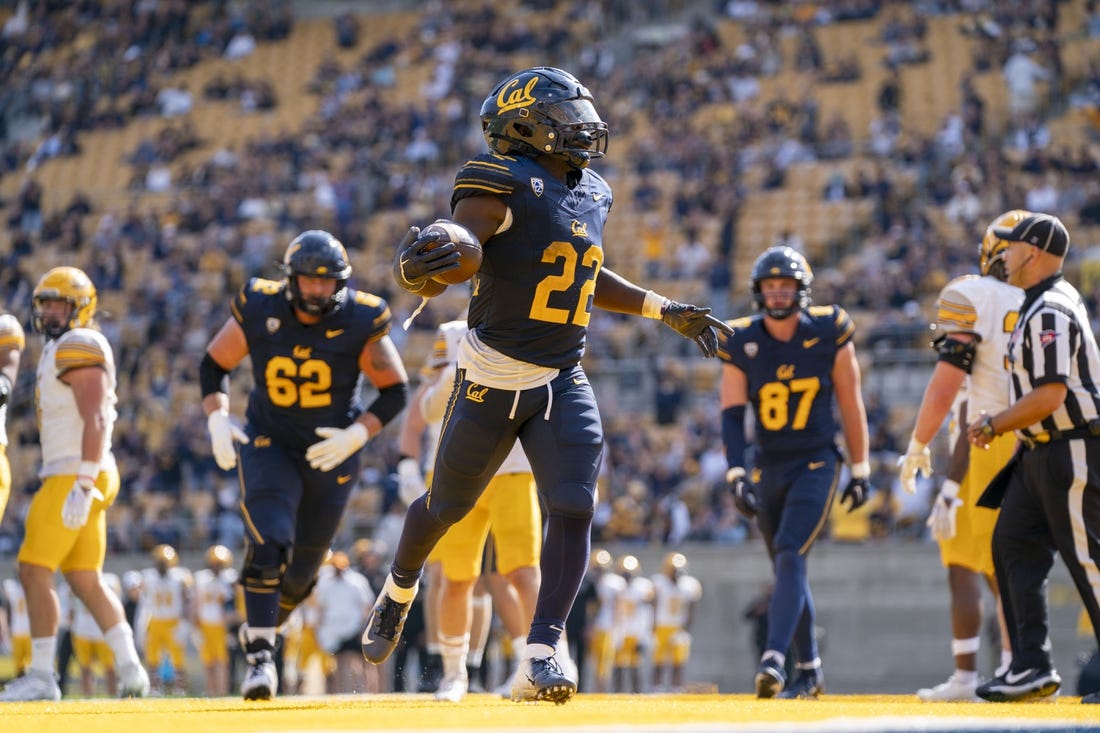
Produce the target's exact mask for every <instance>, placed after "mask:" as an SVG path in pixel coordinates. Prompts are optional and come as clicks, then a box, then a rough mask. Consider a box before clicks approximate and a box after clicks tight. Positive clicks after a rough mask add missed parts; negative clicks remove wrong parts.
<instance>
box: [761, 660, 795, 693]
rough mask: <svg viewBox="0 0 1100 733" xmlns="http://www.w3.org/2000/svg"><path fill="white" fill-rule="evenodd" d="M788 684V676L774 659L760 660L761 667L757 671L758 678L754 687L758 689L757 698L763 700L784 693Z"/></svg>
mask: <svg viewBox="0 0 1100 733" xmlns="http://www.w3.org/2000/svg"><path fill="white" fill-rule="evenodd" d="M786 683H787V675H786V674H784V672H783V667H782V666H780V664H779V663H778V662H777V661H775V659H774V658H772V657H768V658H767V659H762V660H760V666H759V667H757V669H756V677H755V678H754V680H753V685H754V686H755V688H756V696H757V697H759V698H761V699H766V698H769V697H775V696H776V695H778V694H779V693H780V692H782V691H783V686H784V685H785V684H786Z"/></svg>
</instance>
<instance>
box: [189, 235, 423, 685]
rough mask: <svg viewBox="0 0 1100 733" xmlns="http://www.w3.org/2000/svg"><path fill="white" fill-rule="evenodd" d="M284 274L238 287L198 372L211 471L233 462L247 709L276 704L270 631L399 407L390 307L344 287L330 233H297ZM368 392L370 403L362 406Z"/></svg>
mask: <svg viewBox="0 0 1100 733" xmlns="http://www.w3.org/2000/svg"><path fill="white" fill-rule="evenodd" d="M282 273H283V276H284V278H283V279H282V280H280V281H274V280H267V279H263V278H252V279H251V280H249V281H248V282H247V283H246V284H245V285H244V287H243V288H241V290H240V292H238V294H237V296H236V297H235V298H234V299H233V301H232V303H231V305H230V316H229V318H227V319H226V321H225V323H224V324H223V325H222V327H221V329H219V331H218V332H217V333H216V334H215V335H214V337H213V338H212V339H211V340H210V343H209V344H208V345H207V348H206V354H205V356H204V357H203V359H202V362H201V364H200V366H199V382H200V388H201V391H202V405H203V410H204V411H205V412H206V415H207V428H208V430H209V432H210V441H211V448H212V450H213V453H214V458H215V461H216V462H217V464H218V466H219V467H220V468H221V469H222V470H225V471H228V470H230V469H232V468H234V467H236V466H237V464H238V453H239V455H240V468H239V470H238V477H239V480H240V483H241V492H242V496H243V499H242V501H241V513H242V516H243V518H244V524H245V527H246V529H247V544H246V548H245V557H244V567H243V568H242V570H241V582H242V584H243V586H244V599H245V611H246V614H247V622H246V623H245V624H244V625H242V627H241V636H242V638H243V641H244V647H245V652H246V655H247V659H248V669H247V671H246V673H245V676H244V679H243V680H242V682H241V695H242V697H244V698H245V699H246V700H270V699H271V698H272V697H274V696H275V695H276V693H277V691H278V688H279V673H278V669H277V667H276V663H275V646H276V643H277V636H278V627H279V626H281V625H282V624H283V623H284V622H285V621H286V619H287V618H288V617H289V616H290V614H291V612H293V611H294V609H295V608H296V607H297V606H298V605H299V604H300V603H302V601H304V600H305V599H306V597H307V596H309V594H310V591H311V590H312V589H313V587H314V584H315V583H316V581H317V572H318V570H319V568H320V567H321V563H322V562H323V561H324V558H325V554H326V553H327V552H328V551H329V548H330V545H331V544H332V540H333V537H334V536H335V534H336V530H337V528H338V527H339V525H340V522H341V520H342V519H343V516H344V510H345V509H346V508H347V503H348V498H349V496H350V495H351V491H352V489H353V488H354V487H355V484H356V480H357V479H358V476H359V452H360V450H361V449H362V448H363V446H364V445H366V443H367V441H369V440H370V439H371V438H372V437H374V436H376V435H378V433H380V432H381V431H382V428H383V427H385V425H386V424H387V423H388V422H389V421H390V420H392V419H393V418H395V417H397V415H398V414H399V413H400V412H401V410H402V409H404V407H405V402H406V399H407V397H408V377H407V376H406V374H405V366H404V364H403V363H402V361H401V356H400V355H399V354H398V353H397V348H396V347H395V346H394V344H393V341H392V340H391V339H390V337H389V330H390V320H391V314H390V309H389V305H388V304H387V303H386V301H385V300H383V299H382V298H380V297H378V296H376V295H373V294H371V293H368V292H364V291H360V290H355V289H353V288H350V287H348V279H349V278H350V277H351V274H352V267H351V263H350V261H349V259H348V253H347V251H346V250H345V249H344V245H343V244H342V243H341V242H340V241H339V240H338V239H336V237H334V236H332V235H331V234H329V233H328V232H325V231H321V230H316V229H313V230H308V231H305V232H302V233H301V234H299V235H298V236H297V237H295V238H294V239H293V240H291V242H290V243H289V244H288V245H287V248H286V251H285V253H284V254H283V261H282ZM246 357H248V358H249V360H250V363H251V371H252V384H253V386H252V389H251V391H250V392H249V395H248V407H247V410H246V418H247V424H246V426H245V429H244V430H242V429H241V428H239V427H237V426H236V425H235V424H234V423H233V422H232V421H231V420H230V418H229V374H230V372H231V371H233V370H234V369H235V368H236V367H237V366H239V365H240V364H241V363H242V362H243V361H244V360H245V358H246ZM366 382H369V383H370V384H371V385H372V386H373V387H374V388H375V389H376V390H377V396H376V397H375V398H374V399H373V400H372V401H371V403H370V404H369V405H367V406H366V407H365V408H364V405H363V399H362V391H363V387H364V386H365V384H366Z"/></svg>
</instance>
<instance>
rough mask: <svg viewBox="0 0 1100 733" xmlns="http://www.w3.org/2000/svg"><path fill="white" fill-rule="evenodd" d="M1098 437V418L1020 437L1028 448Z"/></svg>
mask: <svg viewBox="0 0 1100 733" xmlns="http://www.w3.org/2000/svg"><path fill="white" fill-rule="evenodd" d="M1096 437H1100V420H1093V421H1092V422H1090V423H1089V424H1088V425H1086V426H1084V427H1080V428H1069V429H1068V430H1048V431H1046V432H1045V433H1039V434H1038V435H1035V436H1027V435H1025V436H1023V437H1022V438H1021V439H1020V442H1022V443H1023V444H1024V445H1025V446H1027V447H1028V448H1029V449H1030V448H1034V447H1035V446H1038V445H1046V444H1047V443H1057V442H1059V441H1062V440H1079V439H1081V438H1096Z"/></svg>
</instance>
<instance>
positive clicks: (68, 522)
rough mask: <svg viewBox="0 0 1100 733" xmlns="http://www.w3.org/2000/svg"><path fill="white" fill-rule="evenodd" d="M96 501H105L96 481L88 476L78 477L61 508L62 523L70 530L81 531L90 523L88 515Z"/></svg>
mask: <svg viewBox="0 0 1100 733" xmlns="http://www.w3.org/2000/svg"><path fill="white" fill-rule="evenodd" d="M96 499H98V500H99V501H103V494H102V493H100V491H99V489H97V488H96V487H95V481H93V480H92V479H90V478H88V477H87V476H77V478H76V481H74V482H73V487H72V488H71V489H69V495H68V496H66V497H65V504H64V505H63V506H62V507H61V521H62V522H64V523H65V526H66V527H68V528H69V529H80V528H81V527H83V526H84V525H85V524H87V523H88V514H89V513H90V512H91V511H92V502H93V501H95V500H96Z"/></svg>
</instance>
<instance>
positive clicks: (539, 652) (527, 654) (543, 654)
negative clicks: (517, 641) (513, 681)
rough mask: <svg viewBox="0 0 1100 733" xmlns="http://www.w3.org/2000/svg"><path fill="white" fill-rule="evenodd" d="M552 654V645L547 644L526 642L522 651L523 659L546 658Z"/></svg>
mask: <svg viewBox="0 0 1100 733" xmlns="http://www.w3.org/2000/svg"><path fill="white" fill-rule="evenodd" d="M552 656H554V647H552V646H549V645H548V644H528V645H527V649H525V650H524V652H523V658H524V659H546V658H547V657H552Z"/></svg>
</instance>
